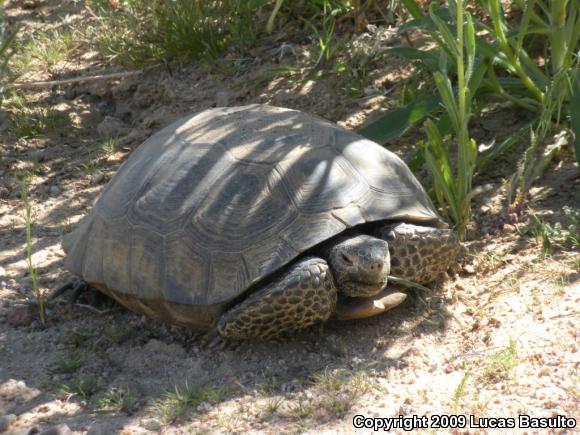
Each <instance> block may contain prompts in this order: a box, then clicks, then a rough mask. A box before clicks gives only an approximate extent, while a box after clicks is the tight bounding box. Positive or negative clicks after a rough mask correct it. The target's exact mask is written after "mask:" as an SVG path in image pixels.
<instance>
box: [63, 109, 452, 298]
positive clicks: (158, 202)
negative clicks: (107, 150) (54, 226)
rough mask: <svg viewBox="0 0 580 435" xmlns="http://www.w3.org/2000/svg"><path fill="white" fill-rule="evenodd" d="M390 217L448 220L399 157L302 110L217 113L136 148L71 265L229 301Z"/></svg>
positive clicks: (121, 289)
mask: <svg viewBox="0 0 580 435" xmlns="http://www.w3.org/2000/svg"><path fill="white" fill-rule="evenodd" d="M385 219H392V220H403V221H412V222H424V223H425V224H430V225H434V226H443V225H444V223H443V221H442V220H441V218H440V217H439V216H438V214H437V212H436V211H435V209H434V207H433V205H432V203H431V201H430V200H429V198H428V196H427V195H426V193H425V191H424V189H423V188H422V187H421V185H420V184H419V182H418V181H417V180H416V179H415V177H414V176H413V174H412V173H411V171H410V170H409V169H408V168H407V166H406V165H405V163H403V161H402V160H401V159H399V158H398V157H397V156H395V155H394V154H393V153H391V152H389V151H387V150H385V149H384V148H382V147H381V146H379V145H377V144H376V143H374V142H372V141H369V140H367V139H364V138H363V137H361V136H359V135H357V134H355V133H353V132H350V131H347V130H344V129H343V128H340V127H338V126H336V125H334V124H332V123H330V122H327V121H325V120H322V119H320V118H317V117H314V116H311V115H308V114H305V113H301V112H299V111H295V110H289V109H283V108H278V107H271V106H266V105H252V106H244V107H234V108H217V109H210V110H206V111H204V112H201V113H198V114H195V115H191V116H187V117H185V118H183V119H181V120H179V121H177V122H175V123H174V124H172V125H170V126H169V127H167V128H165V129H163V130H161V131H160V132H159V133H157V134H155V135H153V136H152V137H151V138H149V139H148V140H147V141H146V142H144V143H143V144H142V145H141V146H140V147H139V148H138V149H137V150H135V151H134V152H133V154H132V155H131V156H130V157H129V158H128V159H127V161H126V162H125V163H124V164H123V165H122V166H121V168H120V169H119V171H118V173H117V174H116V175H115V176H114V177H113V179H112V180H111V182H110V183H109V184H108V186H107V187H106V188H105V190H104V191H103V193H102V195H101V196H100V198H99V199H98V201H97V202H96V204H95V206H94V208H93V210H92V211H91V213H90V214H89V215H88V216H87V217H86V218H85V220H84V221H83V223H82V224H81V225H80V226H79V227H78V229H77V230H76V231H75V232H73V233H72V234H71V235H70V236H69V237H68V238H67V240H65V250H66V251H67V253H68V255H67V258H66V262H65V265H66V267H67V268H68V269H69V270H70V271H72V272H73V273H75V274H77V275H80V276H81V277H83V279H84V280H85V281H87V282H88V283H90V284H92V285H94V286H96V287H98V288H101V289H108V290H110V291H112V292H114V293H117V294H121V295H123V297H135V298H138V299H143V300H147V299H149V300H163V301H166V302H170V303H174V304H186V305H196V306H200V307H203V306H210V305H212V306H223V305H224V304H227V303H228V302H230V301H232V300H233V299H234V298H236V297H238V296H240V295H241V294H242V293H243V292H244V291H245V290H246V289H248V287H249V286H250V285H252V284H253V283H256V282H257V281H259V280H260V279H262V278H264V277H265V276H267V275H269V274H271V273H273V272H275V271H277V270H278V269H279V268H281V267H282V266H284V265H286V264H287V263H289V262H290V261H292V260H293V259H294V258H296V257H297V256H298V255H300V254H301V253H302V252H304V251H305V250H306V249H308V248H311V247H312V246H314V245H317V244H318V243H320V242H323V241H324V240H327V239H329V238H331V237H333V236H335V235H337V234H339V233H340V232H342V231H344V230H345V229H347V228H349V227H352V226H355V225H359V224H362V223H365V222H372V221H377V220H385Z"/></svg>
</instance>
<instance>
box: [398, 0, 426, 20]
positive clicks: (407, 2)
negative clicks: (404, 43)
mask: <svg viewBox="0 0 580 435" xmlns="http://www.w3.org/2000/svg"><path fill="white" fill-rule="evenodd" d="M401 3H403V5H404V6H405V9H407V12H409V14H410V15H411V16H412V17H413V18H415V19H419V18H422V17H423V16H424V15H425V14H423V11H422V10H421V8H420V7H419V5H418V4H417V3H415V0H401Z"/></svg>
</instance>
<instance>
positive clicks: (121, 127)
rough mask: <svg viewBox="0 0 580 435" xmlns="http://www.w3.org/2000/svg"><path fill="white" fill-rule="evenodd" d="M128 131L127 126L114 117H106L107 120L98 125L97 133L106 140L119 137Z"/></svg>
mask: <svg viewBox="0 0 580 435" xmlns="http://www.w3.org/2000/svg"><path fill="white" fill-rule="evenodd" d="M125 131H126V128H125V124H123V121H121V120H120V119H119V118H115V117H114V116H105V119H103V120H102V121H101V123H100V124H99V125H97V133H98V134H99V136H101V137H104V138H111V137H112V138H115V137H119V136H120V135H121V134H122V133H124V132H125Z"/></svg>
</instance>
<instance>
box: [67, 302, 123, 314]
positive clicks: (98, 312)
mask: <svg viewBox="0 0 580 435" xmlns="http://www.w3.org/2000/svg"><path fill="white" fill-rule="evenodd" d="M75 307H80V308H85V309H87V310H89V311H92V312H94V313H97V314H99V315H103V314H109V313H112V312H113V311H114V310H115V309H114V308H110V309H108V310H99V309H98V308H95V307H92V306H91V305H86V304H79V303H78V302H77V303H76V304H75Z"/></svg>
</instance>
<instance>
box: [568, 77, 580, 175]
mask: <svg viewBox="0 0 580 435" xmlns="http://www.w3.org/2000/svg"><path fill="white" fill-rule="evenodd" d="M570 126H571V127H572V131H573V132H574V136H575V137H576V139H575V141H574V149H575V151H576V161H577V162H578V164H579V165H580V74H578V73H576V77H575V80H574V82H573V89H572V95H571V97H570Z"/></svg>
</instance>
